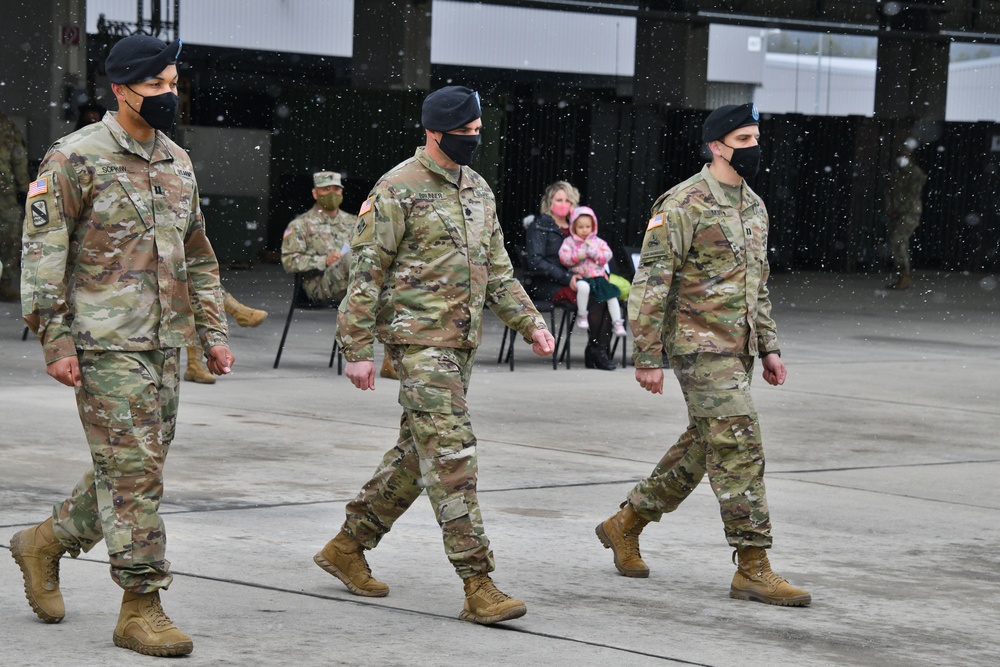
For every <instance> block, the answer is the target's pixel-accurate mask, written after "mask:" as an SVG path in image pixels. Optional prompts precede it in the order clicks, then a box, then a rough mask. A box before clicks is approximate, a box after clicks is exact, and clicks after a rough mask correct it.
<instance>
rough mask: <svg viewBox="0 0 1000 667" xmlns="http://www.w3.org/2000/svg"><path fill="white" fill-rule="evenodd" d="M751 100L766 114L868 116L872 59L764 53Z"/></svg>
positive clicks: (872, 96)
mask: <svg viewBox="0 0 1000 667" xmlns="http://www.w3.org/2000/svg"><path fill="white" fill-rule="evenodd" d="M754 102H756V104H757V106H758V108H760V110H761V111H763V112H766V113H790V112H791V113H794V112H798V113H805V114H812V115H818V116H849V115H852V116H853V115H856V116H871V115H872V114H873V113H874V110H875V60H874V59H867V58H839V57H831V56H823V57H822V58H817V57H816V56H815V55H799V56H796V55H795V54H793V53H792V54H786V53H768V54H767V57H766V59H765V62H764V76H763V84H762V85H761V87H760V88H758V89H757V92H756V94H755V95H754Z"/></svg>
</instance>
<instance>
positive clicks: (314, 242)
mask: <svg viewBox="0 0 1000 667" xmlns="http://www.w3.org/2000/svg"><path fill="white" fill-rule="evenodd" d="M357 226H358V218H357V216H354V215H351V214H350V213H346V212H344V211H343V210H338V211H337V215H334V216H331V215H329V214H328V213H327V212H326V211H324V210H323V209H322V208H320V206H319V204H317V205H315V206H313V207H312V208H311V209H309V210H308V211H306V212H305V213H303V214H302V215H300V216H298V217H296V218H295V219H294V220H292V221H291V222H290V223H288V228H287V229H286V230H285V235H284V239H282V241H281V266H283V267H284V269H285V271H287V272H288V273H302V274H305V275H304V280H305V281H308V280H310V279H313V280H316V279H318V277H319V274H320V273H322V272H323V271H324V270H326V256H327V255H329V254H330V253H331V252H333V251H334V250H336V251H337V252H340V251H341V250H342V249H343V247H344V244H345V243H350V241H351V237H353V236H354V230H355V228H356V227H357Z"/></svg>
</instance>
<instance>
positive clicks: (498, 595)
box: [480, 581, 510, 603]
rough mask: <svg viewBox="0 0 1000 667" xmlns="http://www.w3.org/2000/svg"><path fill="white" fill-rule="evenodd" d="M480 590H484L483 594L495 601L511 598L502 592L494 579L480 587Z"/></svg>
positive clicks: (504, 600)
mask: <svg viewBox="0 0 1000 667" xmlns="http://www.w3.org/2000/svg"><path fill="white" fill-rule="evenodd" d="M480 591H482V593H483V595H484V596H485V597H486V598H488V599H489V601H490V602H493V603H500V602H506V601H507V600H509V599H510V596H509V595H507V594H505V593H503V592H501V591H500V589H499V588H497V587H496V586H495V585H494V584H493V582H492V581H487V582H486V583H484V584H483V586H482V588H480Z"/></svg>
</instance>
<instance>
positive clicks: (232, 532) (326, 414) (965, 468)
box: [0, 266, 1000, 667]
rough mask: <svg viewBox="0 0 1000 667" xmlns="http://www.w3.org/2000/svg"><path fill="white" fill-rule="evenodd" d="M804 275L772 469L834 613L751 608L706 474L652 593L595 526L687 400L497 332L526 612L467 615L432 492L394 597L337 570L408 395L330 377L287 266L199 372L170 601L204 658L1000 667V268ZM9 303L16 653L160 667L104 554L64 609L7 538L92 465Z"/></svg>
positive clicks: (774, 397)
mask: <svg viewBox="0 0 1000 667" xmlns="http://www.w3.org/2000/svg"><path fill="white" fill-rule="evenodd" d="M917 276H918V280H917V283H916V285H915V287H914V288H913V289H911V290H909V291H907V292H903V293H893V292H886V291H885V290H883V289H881V286H882V284H883V283H884V282H885V281H886V279H887V277H886V276H843V275H835V274H809V273H807V274H802V273H799V274H794V275H777V276H774V277H773V278H772V281H771V289H772V299H773V301H774V304H775V308H774V313H775V317H776V319H777V321H778V325H779V333H780V336H781V339H782V349H783V355H784V359H785V361H786V363H787V364H788V367H789V373H790V376H789V380H788V382H787V383H786V385H785V386H784V387H781V388H773V387H770V386H768V385H766V384H765V383H764V382H763V381H762V380H760V376H759V374H760V370H759V366H758V369H757V371H756V374H757V378H756V380H755V383H754V385H755V386H754V398H755V402H756V403H757V407H758V410H759V412H760V414H761V423H762V428H763V430H764V442H765V450H766V453H767V457H768V466H767V477H766V480H767V488H768V495H769V504H770V507H771V512H772V519H773V523H774V533H775V546H774V549H773V550H772V551H771V560H772V563H773V565H774V567H775V570H776V571H777V572H778V573H779V574H782V575H783V576H785V577H787V578H788V579H789V580H790V581H792V582H793V583H795V584H796V585H799V586H802V587H804V588H806V589H808V590H809V591H810V592H811V593H812V595H813V600H814V602H813V605H812V606H811V607H809V608H807V609H788V608H777V607H770V606H767V605H763V604H756V603H747V602H739V601H735V600H731V599H730V598H729V597H728V586H729V581H730V579H731V577H732V572H733V566H732V564H731V563H730V554H731V550H730V549H729V548H728V547H727V546H726V544H725V540H724V537H723V533H722V526H721V521H720V519H719V513H718V506H717V503H716V501H715V499H714V496H713V494H712V492H711V489H710V488H709V486H708V484H707V482H705V483H703V484H702V485H701V486H700V487H699V488H698V489H697V490H696V491H695V493H694V494H693V495H692V497H691V498H690V499H689V500H688V502H686V503H685V504H684V505H683V506H682V507H681V508H680V509H679V510H678V511H677V512H675V513H673V514H672V515H669V516H667V517H665V518H664V520H663V521H662V522H661V523H660V524H653V525H650V526H649V527H648V528H647V529H646V531H645V532H644V533H643V536H642V547H643V556H644V558H645V560H646V561H647V563H648V564H649V565H650V567H651V569H652V573H651V575H650V577H649V579H626V578H624V577H621V576H618V574H617V573H616V572H615V570H614V566H613V564H612V562H611V554H610V552H609V551H607V550H605V549H603V548H602V547H601V545H600V543H599V542H598V540H597V538H596V537H595V536H594V532H593V531H594V526H595V525H596V524H597V523H598V522H599V521H601V520H602V519H604V518H605V517H607V516H608V515H610V514H611V513H612V512H614V511H615V510H616V508H617V506H618V504H619V503H620V502H621V501H622V500H623V499H624V496H625V493H626V492H627V491H628V489H629V488H630V486H631V485H632V484H633V483H634V481H635V480H637V479H638V478H640V477H642V476H644V475H645V474H647V473H648V472H649V471H650V470H651V469H652V467H653V465H654V464H655V463H656V461H657V460H658V459H659V457H660V455H661V454H662V453H663V452H664V451H665V450H666V449H667V448H668V447H669V446H670V445H671V444H672V443H673V441H674V439H675V438H676V437H677V435H679V434H680V432H681V430H682V429H683V428H684V427H685V425H686V414H685V410H684V406H683V401H682V398H681V395H680V392H679V390H678V388H677V386H676V382H675V381H674V380H673V378H672V377H668V378H667V388H666V391H665V395H664V396H652V395H649V394H646V393H645V392H643V391H642V390H641V389H640V388H639V387H638V385H637V384H636V383H635V381H634V379H633V374H632V369H631V368H630V369H628V370H621V369H619V370H617V371H614V372H601V371H594V370H586V369H584V368H583V361H582V344H580V341H579V340H577V341H575V342H576V343H577V344H576V345H575V346H574V366H573V368H572V370H568V371H567V370H565V369H563V368H560V369H559V370H558V371H553V370H552V368H551V364H549V363H548V361H547V360H542V359H537V358H534V357H532V356H531V355H530V353H529V351H528V348H527V346H526V345H524V344H523V342H521V341H519V343H518V355H517V365H516V370H515V371H514V372H513V373H511V372H509V371H508V370H507V367H506V366H498V365H496V364H495V361H496V353H497V349H498V347H499V341H500V332H501V327H500V325H499V322H498V321H497V320H496V319H495V318H493V317H492V316H490V317H489V318H488V320H487V333H486V335H485V344H484V346H483V348H482V350H481V353H480V355H479V357H478V360H477V368H476V371H475V374H474V376H473V381H472V389H471V392H470V405H471V408H472V417H473V424H474V427H475V430H476V433H477V436H478V437H479V444H480V447H479V457H480V490H481V503H482V507H483V513H484V518H485V522H486V528H487V532H488V534H489V536H490V538H491V540H492V542H493V547H494V550H495V554H496V561H497V572H496V573H495V579H496V581H497V584H498V585H499V587H500V588H501V589H502V590H504V591H505V592H507V593H509V594H511V595H514V596H516V597H520V598H522V599H524V600H525V601H526V602H527V605H528V613H527V615H526V616H524V617H523V618H521V619H518V620H516V621H513V622H510V623H506V624H503V625H502V626H494V627H491V628H486V627H480V626H476V625H473V624H469V623H463V622H460V621H458V620H457V616H458V613H459V611H460V610H461V607H462V586H461V581H460V580H459V579H458V578H457V577H456V576H455V575H454V572H453V570H452V569H451V568H450V566H449V565H448V563H447V560H446V559H445V557H444V554H443V550H442V547H441V539H440V532H439V529H438V527H437V525H436V524H435V522H434V519H433V516H432V513H431V511H430V508H429V504H428V503H427V502H426V501H425V500H423V499H421V500H418V501H417V503H415V505H414V506H413V508H412V509H411V510H410V512H408V513H407V514H406V515H405V516H404V517H403V518H402V519H401V520H400V521H399V522H398V523H397V524H396V526H395V527H394V529H393V531H392V533H391V534H390V535H388V536H387V537H386V538H385V540H384V541H383V542H382V544H381V545H380V546H379V548H378V549H377V550H374V551H372V552H370V554H369V562H370V563H371V565H372V568H373V570H374V573H375V574H376V576H378V577H379V578H380V579H382V580H383V581H385V582H387V583H388V584H389V585H390V586H391V592H390V595H389V596H388V597H386V598H381V599H371V598H359V597H355V596H353V595H351V594H349V593H348V592H347V591H346V589H345V588H344V587H343V585H341V584H340V582H338V581H337V580H335V579H334V578H333V577H331V576H330V575H328V574H326V573H324V572H323V571H322V570H320V569H319V568H318V567H316V566H315V565H314V564H313V563H312V556H313V554H314V553H315V552H316V551H318V550H319V549H320V548H321V547H322V546H323V544H324V543H325V542H326V540H328V539H329V538H330V537H332V536H333V535H334V534H335V532H336V530H337V528H338V526H339V524H340V522H341V521H342V519H343V510H344V504H345V502H346V501H347V500H349V499H350V498H351V497H353V495H354V494H355V493H356V492H357V490H358V488H359V486H360V485H361V484H362V483H363V482H364V481H366V480H367V478H368V476H369V475H370V474H371V472H372V471H373V470H374V469H375V466H376V464H377V463H378V461H379V460H380V458H381V455H382V453H383V452H384V451H385V450H386V449H388V448H389V447H390V446H391V445H392V444H393V442H394V440H395V434H396V430H397V425H398V414H399V407H398V405H397V404H396V383H394V382H392V381H387V380H382V379H377V381H376V391H374V392H359V391H357V390H356V389H354V388H353V387H352V386H351V385H350V383H349V382H348V381H347V379H346V378H344V377H338V376H337V375H336V372H335V370H331V369H328V368H327V367H326V362H327V360H328V357H329V351H330V343H331V338H330V336H331V335H332V332H333V326H332V316H333V313H332V312H330V311H326V312H324V311H312V312H303V313H301V314H300V315H297V317H296V320H295V321H294V322H293V323H292V329H291V333H290V334H289V341H288V343H287V347H286V350H285V354H284V356H283V358H282V364H281V367H280V368H279V369H278V370H273V369H272V368H271V365H272V363H273V359H274V354H275V351H276V349H277V345H278V339H279V337H280V334H281V329H282V326H283V324H284V317H285V314H286V309H287V303H288V299H289V297H290V291H291V280H290V278H289V277H288V276H286V275H285V274H283V273H281V271H280V269H278V268H277V267H273V266H263V267H258V268H257V269H255V270H253V271H229V272H227V273H226V275H225V277H224V281H225V282H226V284H227V286H228V287H229V288H230V289H231V291H232V292H233V294H234V295H236V296H237V298H239V299H240V300H242V301H244V302H245V303H247V304H248V305H253V306H258V307H261V306H263V307H266V308H267V309H268V310H270V312H271V317H270V318H269V319H268V320H267V321H266V322H265V323H264V324H263V325H262V326H261V327H259V328H257V329H241V328H239V327H238V326H236V325H235V323H233V324H232V345H233V349H234V352H235V354H236V357H237V364H236V369H235V372H234V374H233V375H232V376H230V377H226V378H222V379H220V380H219V382H218V383H217V384H216V385H214V386H204V385H196V384H192V383H187V382H186V383H184V384H183V388H182V398H181V413H180V418H179V424H178V433H177V438H176V439H175V441H174V445H173V447H172V451H171V454H170V457H169V459H168V466H167V473H166V483H167V488H166V495H165V498H164V503H163V512H164V515H165V520H166V524H167V530H168V534H169V536H170V545H169V548H168V556H169V558H170V560H171V562H172V563H173V569H174V574H175V581H174V584H173V585H172V586H171V589H170V590H169V591H168V592H166V593H164V595H163V600H164V606H165V608H166V610H167V612H168V613H169V614H170V615H171V617H172V618H173V619H174V621H175V622H176V623H177V624H178V626H179V627H180V628H181V629H182V630H184V631H185V632H187V633H189V634H191V635H192V637H193V638H194V641H195V650H194V653H193V654H192V655H191V656H189V657H187V658H185V659H183V660H182V662H183V664H185V665H192V666H194V665H243V666H245V665H264V664H269V665H270V664H295V665H330V664H333V665H447V664H456V663H462V664H475V665H509V664H521V665H540V664H545V665H548V666H550V667H557V666H562V665H572V666H574V667H576V666H580V665H617V664H628V665H662V664H696V665H713V666H723V665H754V666H759V665H793V664H794V665H878V666H879V667H888V666H892V665H992V664H996V660H997V655H998V652H1000V651H998V642H997V639H996V630H995V628H996V626H997V618H998V617H997V614H998V608H1000V555H998V554H1000V552H998V548H1000V547H998V545H1000V527H998V526H1000V490H998V485H997V483H996V479H997V478H998V477H1000V436H998V435H997V434H998V433H1000V406H998V401H997V395H998V390H1000V383H998V380H997V377H998V376H1000V326H998V325H1000V287H998V286H997V281H996V279H995V277H992V276H983V275H962V274H957V273H918V274H917ZM20 332H21V325H20V323H19V314H18V310H17V307H16V305H15V304H6V303H4V304H0V405H2V413H3V416H2V420H0V424H2V425H0V665H4V666H5V667H6V666H14V665H38V664H67V665H120V664H123V663H128V664H138V665H144V664H154V663H157V664H162V662H163V661H162V659H157V658H146V657H143V656H139V655H136V654H134V653H131V652H127V651H124V650H123V649H119V648H116V647H115V646H114V645H113V644H112V642H111V632H112V630H113V628H114V624H115V619H116V617H117V610H118V601H119V598H120V591H119V590H118V589H117V588H116V587H115V586H114V585H113V583H112V582H111V581H110V578H109V577H108V573H107V562H106V555H107V554H106V552H104V549H103V546H98V547H96V548H95V549H94V550H93V551H91V552H90V553H89V554H87V555H85V556H83V557H81V558H79V559H77V560H75V561H73V560H68V559H67V560H64V561H63V564H62V589H63V593H64V596H65V598H66V604H67V617H66V619H65V620H64V621H63V622H62V623H60V624H58V625H51V626H50V625H45V624H43V623H41V622H40V621H38V620H37V619H36V618H35V616H34V614H32V613H31V611H30V609H29V607H28V604H27V602H26V601H25V600H24V597H23V591H22V585H21V576H20V573H19V571H18V569H17V566H16V565H15V564H14V561H13V559H11V558H10V557H9V551H8V545H9V541H10V536H11V535H12V534H13V533H14V532H16V531H17V530H20V529H21V528H23V527H25V526H27V525H30V524H33V523H36V522H38V521H40V520H41V519H43V518H45V516H47V514H48V512H49V511H50V507H51V505H52V504H53V503H54V502H57V501H59V500H60V499H62V498H63V497H64V496H65V494H66V493H67V492H68V491H69V490H70V489H71V488H72V486H73V484H74V483H75V482H76V481H77V480H78V478H79V476H80V475H81V473H82V471H83V469H84V467H85V466H86V465H87V463H88V459H89V457H88V455H87V449H86V445H85V443H84V439H83V435H82V429H81V427H80V424H79V420H78V418H77V415H76V410H75V406H74V402H73V398H72V396H71V393H70V391H69V390H68V389H67V388H65V387H62V386H61V385H58V384H57V383H56V382H55V381H53V380H51V379H50V378H48V376H46V375H45V372H44V368H43V364H42V358H41V351H40V346H39V345H38V343H37V341H35V340H33V339H32V338H29V340H28V341H27V342H23V343H22V342H21V341H20Z"/></svg>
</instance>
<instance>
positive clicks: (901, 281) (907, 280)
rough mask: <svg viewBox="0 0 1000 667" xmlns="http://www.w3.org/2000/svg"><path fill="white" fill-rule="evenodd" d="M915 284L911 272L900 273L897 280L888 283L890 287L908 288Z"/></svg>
mask: <svg viewBox="0 0 1000 667" xmlns="http://www.w3.org/2000/svg"><path fill="white" fill-rule="evenodd" d="M912 284H913V278H912V277H911V276H910V274H909V273H900V274H899V278H897V279H896V282H894V283H889V284H888V285H886V287H888V288H889V289H908V288H909V287H910V285H912Z"/></svg>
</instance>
